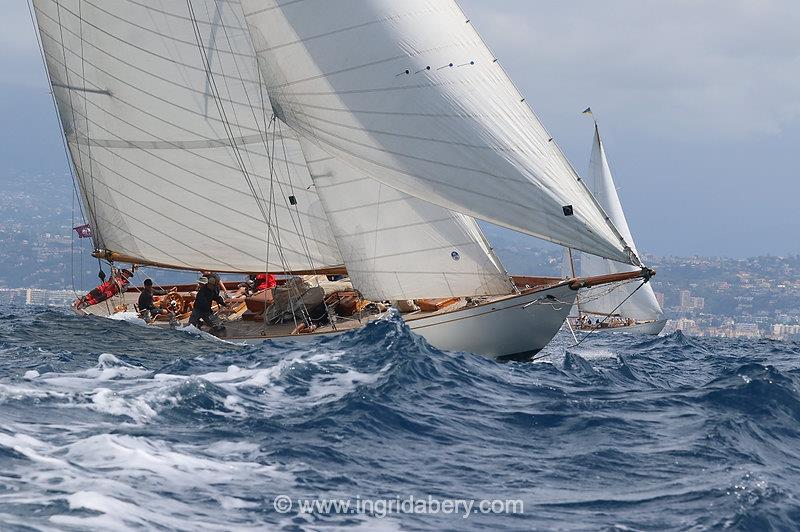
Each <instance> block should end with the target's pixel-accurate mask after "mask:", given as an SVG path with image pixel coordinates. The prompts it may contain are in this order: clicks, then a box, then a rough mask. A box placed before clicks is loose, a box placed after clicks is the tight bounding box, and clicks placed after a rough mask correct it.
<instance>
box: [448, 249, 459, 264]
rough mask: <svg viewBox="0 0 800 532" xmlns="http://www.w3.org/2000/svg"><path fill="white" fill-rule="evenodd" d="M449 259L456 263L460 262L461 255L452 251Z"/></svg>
mask: <svg viewBox="0 0 800 532" xmlns="http://www.w3.org/2000/svg"><path fill="white" fill-rule="evenodd" d="M450 258H451V259H453V260H454V261H456V262H458V261H460V260H461V254H460V253H459V252H458V251H453V252H452V253H450Z"/></svg>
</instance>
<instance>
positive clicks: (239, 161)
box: [186, 0, 289, 271]
mask: <svg viewBox="0 0 800 532" xmlns="http://www.w3.org/2000/svg"><path fill="white" fill-rule="evenodd" d="M186 5H187V7H188V10H189V15H190V17H191V20H192V28H193V29H194V34H195V39H196V40H197V47H198V49H199V51H200V56H201V59H202V60H203V65H204V67H205V69H206V76H207V77H208V80H209V86H210V87H211V90H212V94H213V96H214V103H215V104H216V107H217V110H218V112H219V113H220V117H221V118H222V121H223V127H224V128H225V132H226V134H227V135H228V137H229V139H230V141H231V148H232V151H233V154H234V159H235V160H236V162H237V164H239V168H240V170H241V172H242V175H243V176H244V178H245V181H246V182H247V184H248V186H249V188H250V191H251V193H252V194H253V198H254V199H255V200H256V204H257V205H258V208H259V210H260V211H261V214H262V216H263V217H264V220H265V222H267V225H268V226H269V218H268V216H267V213H266V212H265V209H264V206H263V204H262V203H261V201H259V199H258V194H257V193H256V189H255V186H254V185H253V182H252V179H251V177H250V175H249V173H248V171H247V168H246V165H245V164H244V160H243V159H242V157H241V154H240V153H239V148H238V145H237V143H236V139H235V136H234V135H233V130H232V129H231V128H230V122H229V120H228V117H227V113H226V112H225V107H224V106H223V105H222V103H221V101H220V97H219V94H220V93H219V88H218V87H217V83H216V80H215V78H214V74H213V71H212V69H211V64H210V62H209V59H208V55H207V54H206V52H205V48H204V45H203V37H202V34H201V33H200V28H199V26H198V25H197V17H196V16H195V13H194V7H193V5H192V0H186ZM279 256H281V259H282V263H283V266H284V268H285V269H286V270H287V271H288V269H289V268H288V264H287V263H286V260H285V257H284V256H283V255H282V253H281V254H279Z"/></svg>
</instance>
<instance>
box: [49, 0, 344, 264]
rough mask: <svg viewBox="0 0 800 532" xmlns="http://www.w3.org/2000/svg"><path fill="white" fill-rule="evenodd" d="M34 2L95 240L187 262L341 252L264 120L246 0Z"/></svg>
mask: <svg viewBox="0 0 800 532" xmlns="http://www.w3.org/2000/svg"><path fill="white" fill-rule="evenodd" d="M33 4H34V7H35V12H36V18H37V23H38V26H39V31H40V34H41V40H42V45H43V49H44V53H45V57H46V63H47V67H48V70H49V75H50V78H51V82H52V86H53V90H54V93H55V97H56V101H57V104H58V108H59V114H60V118H61V122H62V125H63V127H64V130H65V135H66V138H67V141H68V145H69V148H70V151H71V154H72V158H73V161H74V165H75V168H76V170H77V176H78V179H79V184H80V187H81V189H82V192H83V194H84V196H85V198H84V199H85V203H86V205H87V207H88V210H89V214H90V222H91V224H92V229H93V231H94V234H95V235H96V238H97V240H98V242H97V244H98V246H100V247H103V248H105V249H107V250H109V251H114V252H117V253H120V254H123V255H127V256H132V257H136V258H140V259H143V260H146V261H149V262H155V263H159V264H164V265H171V266H175V267H184V268H191V269H211V270H218V271H242V272H255V271H264V269H265V268H268V269H269V270H272V271H283V270H284V269H285V268H289V269H302V270H308V269H314V268H321V267H325V266H334V265H339V264H341V256H340V255H339V252H338V249H337V248H336V246H335V244H334V243H333V239H332V236H331V234H330V227H329V225H328V223H327V220H326V219H325V215H324V213H323V211H322V206H321V204H320V202H319V198H318V197H317V196H316V194H315V193H314V190H313V188H311V184H312V183H311V180H310V176H309V174H308V170H307V168H306V166H305V162H304V159H303V157H302V153H301V152H300V149H299V145H298V144H297V142H296V140H293V139H292V138H291V136H290V138H288V139H285V138H284V137H285V134H286V133H287V131H279V130H276V129H275V124H274V123H272V122H271V121H270V119H271V116H272V109H271V107H270V105H269V101H268V98H267V97H266V95H265V93H264V91H263V88H262V83H261V81H260V79H259V73H258V68H257V66H256V59H255V56H254V53H253V48H252V43H251V41H250V36H249V32H248V31H247V30H246V28H245V27H244V17H243V13H242V11H241V6H240V4H238V3H236V2H220V1H215V0H192V1H191V2H189V3H187V2H186V0H162V1H159V2H139V1H134V0H103V1H102V2H101V1H100V0H57V1H56V0H34V1H33ZM209 71H210V72H211V75H209ZM282 134H283V135H282ZM269 153H273V155H274V156H273V157H272V158H270V157H269ZM256 198H259V199H258V200H257V199H256ZM267 219H269V220H271V224H270V225H271V226H272V230H271V232H270V233H269V234H270V236H269V240H270V246H269V251H268V246H267V245H266V241H267V240H268V236H267V235H268V230H267V223H266V220H267Z"/></svg>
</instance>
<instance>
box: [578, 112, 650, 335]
mask: <svg viewBox="0 0 800 532" xmlns="http://www.w3.org/2000/svg"><path fill="white" fill-rule="evenodd" d="M589 184H590V186H591V187H592V192H593V193H594V196H595V197H596V198H597V201H599V202H600V204H601V205H602V206H603V208H604V209H605V211H606V212H607V213H608V215H609V216H610V217H611V219H612V220H613V222H614V225H615V226H616V227H617V228H618V229H619V231H620V232H621V233H622V234H623V236H624V237H625V239H626V241H627V242H628V243H629V244H630V246H631V248H632V249H633V250H634V252H636V247H635V244H634V242H633V237H632V236H631V232H630V229H629V227H628V222H627V220H626V219H625V213H624V212H623V211H622V203H621V202H620V200H619V195H618V194H617V189H616V186H615V184H614V178H613V176H612V175H611V168H610V167H609V165H608V159H607V158H606V152H605V148H604V146H603V142H602V140H601V138H600V131H599V129H598V128H597V126H596V125H595V136H594V144H593V146H592V156H591V159H590V160H589ZM636 270H638V268H634V267H632V266H630V265H628V264H621V263H619V262H615V261H610V260H607V259H603V258H601V257H595V256H592V255H588V254H586V253H583V254H581V275H583V276H585V277H586V276H594V275H606V274H611V273H621V272H630V271H636ZM637 286H638V283H633V284H627V285H625V286H622V287H618V288H616V289H615V290H613V291H610V292H609V291H608V288H606V287H598V288H594V289H591V290H589V291H588V293H587V294H586V295H584V296H582V297H581V310H582V311H584V312H591V313H596V314H608V313H610V312H611V311H613V310H614V309H615V308H616V307H617V306H618V305H620V304H622V306H620V308H619V309H618V310H617V311H616V312H615V314H620V315H622V316H625V317H631V318H636V319H638V320H643V321H647V320H655V319H658V318H659V317H660V316H661V314H662V311H661V306H660V305H659V304H658V301H656V296H655V293H654V292H653V288H652V286H651V285H650V284H649V283H648V284H646V285H644V286H643V287H642V288H640V289H639V290H638V291H637V292H636V293H635V294H634V295H632V296H631V297H630V298H628V296H629V295H630V294H631V293H632V292H633V290H634V289H636V287H637ZM626 298H628V299H627V301H626ZM623 301H625V302H624V303H623Z"/></svg>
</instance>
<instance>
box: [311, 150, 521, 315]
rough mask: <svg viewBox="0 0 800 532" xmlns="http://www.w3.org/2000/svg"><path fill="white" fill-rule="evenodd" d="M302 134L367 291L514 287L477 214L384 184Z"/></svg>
mask: <svg viewBox="0 0 800 532" xmlns="http://www.w3.org/2000/svg"><path fill="white" fill-rule="evenodd" d="M300 142H301V145H302V148H303V152H304V153H305V156H306V161H307V163H308V167H309V169H310V170H311V175H312V178H313V180H314V185H315V187H316V190H317V193H318V194H319V196H320V198H321V199H322V204H323V205H324V206H325V211H326V213H327V216H328V220H330V223H331V227H332V229H333V233H334V235H335V237H336V241H337V243H338V245H339V249H340V250H341V253H342V257H343V258H344V263H345V265H346V266H347V272H348V274H349V275H350V280H351V281H352V282H353V286H354V287H355V288H356V289H358V290H359V291H360V292H361V293H362V295H363V296H364V297H365V298H367V299H372V300H376V301H381V300H387V299H389V300H391V299H417V298H431V297H433V298H436V297H450V296H483V295H497V294H509V293H511V292H512V291H513V286H512V284H511V281H510V279H509V276H508V275H507V274H506V272H505V271H504V270H503V268H502V266H501V264H500V262H499V260H497V258H496V257H495V256H494V254H493V253H492V252H491V250H490V249H489V248H488V246H487V245H486V242H485V240H484V238H483V234H482V233H481V231H480V228H479V227H478V224H477V223H476V222H475V220H473V219H472V218H470V217H468V216H464V215H462V214H458V213H455V212H451V211H448V210H447V209H443V208H442V207H439V206H437V205H433V204H432V203H428V202H425V201H422V200H420V199H417V198H414V197H412V196H409V195H407V194H404V193H402V192H400V191H398V190H395V189H393V188H391V187H387V186H386V185H384V184H382V183H380V182H378V181H375V180H373V179H371V178H369V177H367V176H366V175H364V174H363V173H362V172H360V171H358V170H356V169H354V168H352V167H350V166H348V165H347V164H345V163H342V162H340V161H338V160H337V159H335V158H334V157H332V156H330V155H329V154H327V153H326V152H325V151H323V150H321V149H320V148H318V147H317V146H315V145H314V144H313V143H311V142H309V141H306V140H303V139H301V140H300Z"/></svg>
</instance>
